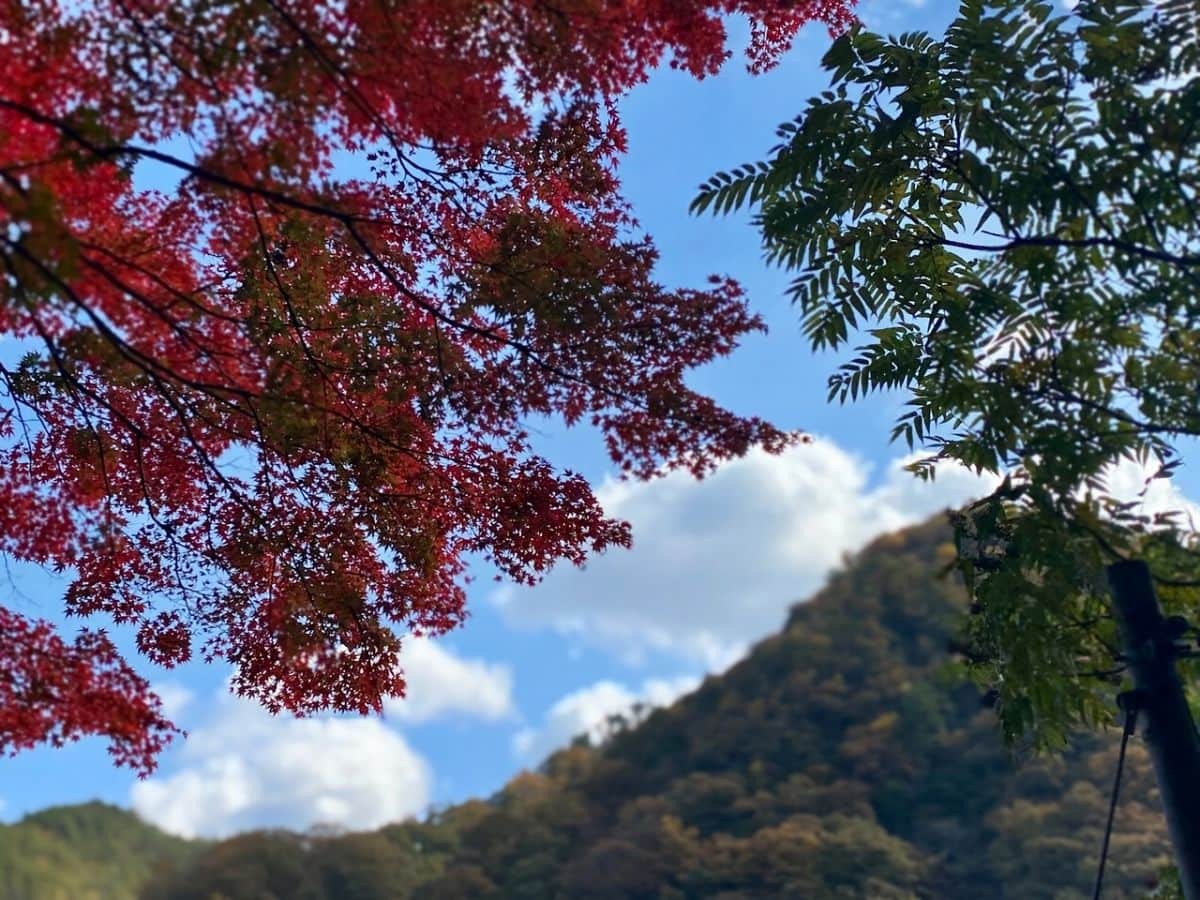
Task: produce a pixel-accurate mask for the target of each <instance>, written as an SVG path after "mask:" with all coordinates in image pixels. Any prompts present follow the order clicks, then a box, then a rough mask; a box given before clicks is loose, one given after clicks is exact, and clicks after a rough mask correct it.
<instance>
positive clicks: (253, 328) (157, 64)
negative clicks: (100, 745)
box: [0, 0, 851, 771]
mask: <svg viewBox="0 0 1200 900" xmlns="http://www.w3.org/2000/svg"><path fill="white" fill-rule="evenodd" d="M729 13H744V14H746V15H748V16H750V17H751V19H752V21H753V23H754V28H753V36H754V37H753V43H752V47H751V50H750V57H751V64H752V66H753V67H756V68H764V67H767V66H769V65H770V64H771V63H772V62H773V61H774V60H775V59H776V58H777V56H778V55H779V53H780V52H781V51H782V50H783V49H785V48H786V46H787V44H788V42H789V41H790V39H791V38H792V36H793V35H794V34H795V32H796V30H797V29H798V28H799V27H800V26H801V25H802V24H803V23H804V22H805V21H808V20H812V19H819V20H822V21H824V22H826V23H827V24H828V26H829V27H830V29H831V31H837V30H840V29H843V28H845V27H846V26H847V25H849V24H850V22H851V17H850V14H849V12H848V10H847V8H846V5H845V3H844V2H843V0H810V2H800V3H781V2H780V0H553V2H545V0H504V2H500V0H405V2H396V0H340V2H337V3H333V2H313V0H185V2H180V0H88V2H83V3H81V2H77V0H19V2H18V0H0V71H2V72H3V73H4V76H3V80H2V81H0V337H4V338H6V343H5V344H4V345H3V349H0V552H3V553H6V554H9V555H11V556H13V557H15V558H17V559H20V560H30V561H35V562H39V563H42V564H46V565H51V566H56V567H60V568H64V569H71V570H72V571H73V573H74V576H75V578H74V581H73V583H72V585H71V587H70V589H69V591H68V594H67V598H66V602H67V612H68V613H69V614H72V615H98V614H101V615H106V616H108V617H110V618H111V619H112V620H115V621H116V622H119V623H125V624H128V625H131V626H132V627H134V628H135V629H136V631H137V636H138V637H137V641H138V647H139V649H140V650H141V652H142V653H143V654H145V655H146V656H147V657H149V658H150V659H151V660H153V661H154V662H156V663H158V664H161V665H164V666H170V665H175V664H178V663H180V662H182V661H184V660H186V659H188V658H189V657H190V655H191V654H192V652H193V639H194V638H197V637H199V638H200V639H201V640H202V644H201V645H200V646H199V648H198V650H199V652H200V653H202V655H203V656H204V657H205V658H206V659H209V660H212V659H216V658H223V659H225V660H227V661H230V662H232V663H233V664H234V665H235V668H236V672H237V674H236V677H235V688H236V690H238V691H239V692H240V693H242V694H245V695H251V696H255V697H257V698H259V699H260V700H261V701H262V702H264V703H265V704H266V705H267V706H268V707H269V708H271V709H272V710H278V709H288V710H291V711H295V712H299V713H305V712H311V711H315V710H319V709H327V708H333V709H339V710H359V711H368V710H372V709H376V710H377V709H378V708H379V706H380V701H381V698H383V697H386V696H390V695H397V694H400V693H402V692H403V689H404V681H403V678H402V675H401V672H400V670H399V669H398V667H397V661H396V656H397V653H396V651H397V648H398V638H397V635H396V631H397V630H398V629H399V630H404V631H408V632H422V633H437V632H442V631H445V630H446V629H448V628H450V627H452V626H454V625H455V624H456V623H458V622H459V621H460V620H461V618H462V616H463V600H464V596H463V587H462V580H463V578H462V576H463V569H464V561H463V560H464V557H465V555H466V554H470V553H479V554H483V555H485V556H487V557H488V558H490V559H491V560H492V561H494V562H495V563H496V564H497V565H498V566H499V568H500V569H501V570H502V571H503V572H505V573H506V574H507V575H508V576H510V577H512V578H514V579H516V580H518V581H522V582H529V581H533V580H536V578H538V577H539V576H540V574H541V573H543V572H544V571H545V570H546V569H547V568H548V567H549V566H551V565H552V564H554V563H555V562H556V561H558V560H561V559H567V560H572V561H576V562H579V561H582V560H583V559H584V557H585V556H586V555H587V554H588V553H591V552H595V551H599V550H603V549H604V548H606V547H609V546H613V545H623V544H627V543H628V541H629V535H628V530H627V527H626V525H625V524H624V523H621V522H618V521H614V520H611V519H609V518H607V517H606V516H605V515H604V513H603V510H602V509H601V508H600V506H599V504H598V503H597V501H596V499H595V497H594V496H593V495H592V492H591V491H590V489H589V487H588V485H587V483H586V482H585V481H584V479H582V478H581V477H580V476H578V475H576V474H572V473H570V472H562V471H557V470H555V469H554V468H553V467H552V466H551V465H549V464H548V463H547V462H546V461H544V460H542V459H540V458H538V457H537V456H536V455H534V454H533V453H531V451H530V449H529V446H528V443H527V438H526V434H525V432H524V430H523V428H522V422H524V421H526V420H528V418H529V417H530V416H533V415H539V414H547V415H556V416H560V417H562V418H564V419H565V420H566V421H567V422H571V423H573V422H576V421H580V420H586V421H590V422H592V423H593V424H594V425H596V426H598V427H599V428H600V429H601V430H602V431H603V433H604V435H605V437H606V440H607V443H608V447H609V450H610V452H611V455H612V457H613V459H614V460H615V461H616V462H618V463H619V464H620V465H621V466H622V467H623V468H624V469H625V470H626V471H628V472H630V473H632V474H634V475H637V476H642V477H649V476H651V475H653V474H655V473H657V472H660V471H663V470H665V469H670V468H673V467H680V466H682V467H686V468H687V469H689V470H691V471H693V472H695V473H697V474H703V473H704V472H705V471H708V470H709V469H710V468H711V467H712V466H713V465H715V464H717V463H718V462H720V461H721V460H723V459H727V458H729V457H732V456H736V455H738V454H741V453H744V452H745V451H746V449H747V448H748V447H750V446H751V445H755V444H758V445H762V446H765V447H767V448H768V449H771V450H778V449H781V448H782V447H783V446H785V445H786V444H787V443H788V441H789V440H790V439H791V438H790V436H789V435H785V434H783V433H781V432H779V431H777V430H776V429H774V428H772V427H771V426H770V425H768V424H767V423H764V422H761V421H759V420H756V419H747V418H742V417H739V416H737V415H734V414H733V413H730V412H728V411H726V410H723V409H721V408H719V407H718V406H717V405H716V404H714V403H713V402H712V401H711V400H709V399H708V398H705V397H703V396H700V395H697V394H696V393H694V392H693V391H691V390H690V389H689V388H687V386H686V385H685V384H684V376H685V374H686V373H687V371H688V370H689V369H691V368H693V367H696V366H699V365H703V364H704V363H706V362H708V361H710V360H712V359H714V358H716V357H719V356H721V355H724V354H726V353H728V352H730V350H731V349H732V348H733V347H734V346H735V345H736V343H737V341H738V339H739V338H740V337H741V336H742V335H744V334H746V333H747V332H750V331H753V330H755V329H759V328H761V327H762V326H761V323H760V322H759V320H758V319H757V318H756V317H755V316H753V315H752V314H750V313H749V312H748V310H747V308H746V305H745V302H744V298H743V297H742V295H741V292H740V290H739V288H738V287H737V286H736V285H735V284H733V283H732V282H729V281H727V280H723V279H714V280H713V283H712V284H711V285H710V286H709V287H708V288H707V289H706V290H668V289H666V288H664V287H663V286H662V285H661V284H659V283H657V282H656V281H655V280H654V278H653V274H652V271H653V266H654V263H655V251H654V249H653V247H652V246H651V244H650V243H649V242H648V241H647V240H645V239H641V238H638V237H637V236H636V235H634V234H632V228H633V224H634V223H633V221H632V219H631V218H630V216H629V212H628V209H627V207H626V205H625V203H624V201H623V200H622V199H621V197H620V194H619V185H618V183H617V179H616V177H615V174H614V172H615V164H616V160H617V157H618V156H619V154H620V153H621V152H622V150H623V148H624V135H623V132H622V130H621V127H620V123H619V121H618V119H617V116H616V112H615V105H614V104H615V100H616V99H617V98H618V97H619V96H620V95H621V94H622V93H623V92H624V91H626V90H628V89H629V88H630V87H631V86H633V85H634V84H636V83H638V82H639V81H642V80H644V79H645V78H646V77H647V74H648V72H649V70H650V69H651V68H652V67H653V66H654V65H656V64H657V63H658V62H659V61H661V59H662V58H663V57H664V56H668V55H669V57H670V59H671V62H672V65H676V66H679V67H682V68H684V69H686V70H687V71H689V72H692V73H694V74H695V75H697V76H703V75H706V74H709V73H713V72H715V71H717V69H718V68H719V66H720V65H721V64H722V62H723V61H724V60H725V58H726V57H727V55H728V53H727V51H726V49H725V43H726V41H725V33H724V29H723V26H722V23H721V16H722V15H724V14H729ZM170 148H184V149H180V150H178V151H173V150H171V149H170ZM156 185H157V186H156ZM14 347H16V348H19V353H14V351H13V350H12V348H14ZM18 356H20V358H19V359H18V358H17V357H18ZM0 612H2V613H3V616H4V617H5V618H4V619H3V620H2V622H3V626H4V631H5V634H6V638H8V635H11V634H16V635H17V636H18V638H17V639H16V640H12V639H6V640H5V641H4V642H3V644H2V646H0V678H8V681H7V683H5V682H2V681H0V704H2V705H0V748H9V749H12V748H18V747H24V746H28V745H29V744H31V743H34V742H37V741H38V740H62V739H63V738H64V737H66V738H70V737H75V736H78V735H79V734H85V733H101V734H107V735H109V737H110V738H111V739H112V741H113V746H114V753H115V754H116V756H117V758H118V759H119V760H121V761H122V762H127V763H130V764H132V765H135V766H136V767H138V768H139V769H140V770H142V771H146V770H148V769H149V768H150V767H151V766H152V765H153V757H154V754H155V752H156V750H157V749H158V748H159V747H160V746H161V741H162V735H163V734H165V733H167V732H166V731H165V730H164V729H167V728H168V727H169V726H168V723H165V722H164V721H163V720H162V719H161V717H159V716H158V715H157V712H156V711H155V710H156V706H155V705H154V703H153V698H152V697H150V696H148V694H147V688H146V685H145V684H144V683H143V682H141V681H139V680H138V679H137V678H136V676H135V675H133V673H132V672H131V671H129V670H128V669H127V668H126V667H125V664H124V663H123V662H121V661H120V660H119V659H118V658H117V657H116V656H115V652H114V651H113V649H112V646H111V644H109V643H108V642H107V641H105V640H104V639H103V638H102V637H101V636H99V635H97V634H89V635H85V636H84V637H82V638H80V641H79V642H78V643H76V644H75V645H74V646H71V645H68V644H66V643H63V642H62V641H60V640H59V639H58V638H56V637H54V636H53V635H52V634H51V633H50V632H49V631H47V626H45V625H43V624H33V623H30V622H28V621H26V620H25V619H23V618H22V617H21V616H19V615H18V614H17V613H15V612H10V611H0ZM22 636H23V637H22Z"/></svg>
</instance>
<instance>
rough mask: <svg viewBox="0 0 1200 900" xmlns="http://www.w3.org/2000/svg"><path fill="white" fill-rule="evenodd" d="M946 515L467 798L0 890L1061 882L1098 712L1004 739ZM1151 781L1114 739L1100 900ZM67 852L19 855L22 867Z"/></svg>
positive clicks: (1079, 860)
mask: <svg viewBox="0 0 1200 900" xmlns="http://www.w3.org/2000/svg"><path fill="white" fill-rule="evenodd" d="M949 534H950V532H949V528H948V526H947V525H946V523H945V522H944V520H942V519H941V518H940V517H939V518H938V519H936V520H932V521H930V522H927V523H925V524H924V525H921V526H919V527H915V528H912V529H909V530H906V531H904V532H901V533H898V534H894V535H889V536H886V537H883V538H880V539H878V540H876V541H875V542H874V543H873V544H871V545H870V546H869V547H868V548H866V549H865V550H864V551H863V552H862V553H860V554H859V555H858V556H857V557H856V558H855V559H853V560H848V561H847V563H846V565H845V566H844V567H843V568H842V570H841V571H839V572H838V573H836V574H835V575H834V576H832V578H831V580H830V582H829V584H828V585H827V586H826V587H825V588H824V589H823V590H822V591H820V592H819V593H818V594H817V595H816V596H815V597H814V598H812V599H811V600H809V601H808V602H806V603H802V604H799V605H797V606H796V607H795V608H794V609H793V611H792V614H791V616H790V618H789V621H788V623H787V625H786V627H785V628H784V629H783V631H782V632H781V633H780V634H778V635H775V636H774V637H771V638H769V639H767V640H765V641H763V642H762V643H760V644H759V645H758V646H757V647H755V648H754V650H753V652H751V653H750V654H749V655H748V656H747V658H746V659H744V660H743V661H742V662H741V663H739V664H738V665H736V666H734V667H733V668H732V669H730V670H729V671H728V672H727V673H725V674H724V675H721V676H719V677H711V678H709V679H707V680H706V681H705V683H704V684H703V685H702V686H701V687H700V688H699V689H698V690H696V691H695V692H694V693H693V694H691V695H689V696H688V697H685V698H683V699H682V700H680V701H679V702H677V703H676V704H674V705H673V706H671V707H670V708H667V709H663V710H659V711H656V712H654V713H653V714H651V715H650V716H649V717H648V718H646V719H645V721H642V722H640V723H638V724H631V725H629V727H625V728H623V729H618V730H616V732H615V733H614V734H613V735H612V737H611V738H610V739H609V740H608V741H606V742H605V744H604V746H602V747H599V748H596V747H589V746H585V745H583V744H577V745H576V746H572V747H569V748H566V749H564V750H561V751H559V752H558V753H556V754H554V755H553V756H551V757H550V758H549V759H548V760H547V761H546V762H545V764H544V765H543V767H542V769H541V770H540V771H538V772H534V773H525V774H522V775H519V776H517V777H516V778H514V779H513V780H512V781H511V782H510V783H509V784H508V785H507V786H506V787H505V788H504V789H503V790H502V791H500V792H499V793H498V794H497V795H496V796H494V797H492V798H491V799H489V800H487V801H481V800H476V801H470V802H468V803H464V804H461V805H458V806H455V807H451V808H449V809H447V810H444V811H443V812H441V813H438V814H437V815H435V816H433V817H432V818H430V819H429V820H427V821H425V822H420V823H417V822H408V823H402V824H396V825H391V826H388V827H386V828H383V829H381V830H379V831H376V832H369V833H356V834H347V835H340V836H336V835H333V836H331V835H296V834H290V833H287V832H264V833H253V834H245V835H241V836H238V837H235V838H232V839H230V840H227V841H223V842H220V843H216V844H212V845H209V846H199V845H187V846H189V847H190V850H191V852H190V853H187V852H181V850H180V849H179V848H180V846H181V842H174V843H172V842H171V839H169V838H165V837H161V836H159V837H158V838H156V839H158V840H161V841H162V842H163V843H162V850H161V851H160V850H158V849H155V847H153V846H151V842H150V841H149V839H148V838H145V839H140V840H141V841H142V843H141V844H140V846H141V847H142V848H143V851H144V852H143V851H139V852H143V855H141V856H139V857H138V859H139V860H140V861H139V862H137V864H136V866H135V865H134V864H132V863H131V864H130V865H129V866H128V867H127V868H126V869H124V870H123V871H126V872H128V873H132V872H134V871H135V870H136V871H137V872H140V873H144V874H145V875H146V878H147V880H146V881H145V882H144V884H143V885H142V886H141V889H140V893H139V892H134V891H132V890H129V889H128V884H129V883H130V882H129V881H126V882H125V883H124V886H122V887H121V889H120V892H117V891H116V890H115V889H114V892H113V893H108V894H104V893H101V894H95V893H92V894H87V893H70V892H69V891H68V892H67V893H63V892H62V891H63V890H65V888H64V887H61V886H59V887H56V888H55V889H56V890H58V891H59V893H54V892H52V891H50V890H49V889H47V890H44V891H40V892H39V890H35V889H32V888H22V889H23V890H26V893H14V892H11V891H10V892H9V893H6V894H5V895H4V896H5V897H6V898H7V897H13V898H17V897H20V898H22V900H25V898H28V900H46V898H52V897H54V898H57V897H67V896H70V897H72V898H74V897H91V896H104V897H111V898H114V900H126V898H129V900H133V898H135V897H140V898H141V900H213V898H214V897H220V898H228V900H270V898H278V900H383V898H388V900H392V898H414V900H415V898H423V900H433V898H474V897H481V898H485V897H506V898H507V897H512V898H554V897H561V898H571V900H574V898H579V900H587V898H595V900H601V898H612V900H618V898H662V900H666V898H690V897H712V898H724V900H734V898H741V897H747V898H749V897H794V898H805V900H824V898H846V897H870V898H879V900H902V898H927V897H928V898H963V900H967V898H970V900H986V898H997V900H1000V898H1004V900H1010V898H1013V900H1015V898H1022V900H1075V898H1080V900H1083V898H1086V897H1090V896H1091V882H1092V880H1093V878H1094V875H1095V867H1096V862H1097V855H1098V851H1099V847H1100V842H1101V835H1102V829H1103V826H1104V822H1105V815H1106V812H1107V803H1108V791H1109V789H1110V787H1111V780H1112V776H1113V772H1114V768H1115V762H1116V749H1117V744H1118V735H1116V734H1109V735H1104V736H1089V737H1085V738H1082V739H1080V740H1079V741H1078V742H1077V743H1076V744H1075V746H1073V747H1072V749H1071V750H1070V751H1069V752H1068V753H1066V754H1065V755H1064V756H1062V757H1060V758H1054V759H1034V760H1029V759H1026V760H1016V761H1014V760H1013V759H1011V758H1010V757H1009V755H1008V754H1007V752H1006V751H1005V749H1004V748H1003V747H1002V745H1001V743H1000V740H999V737H998V733H997V731H996V728H995V725H994V721H993V719H992V716H991V713H990V711H989V710H987V709H986V708H985V707H984V706H983V704H982V703H981V700H980V696H979V693H978V691H977V690H976V689H974V688H973V687H971V686H969V685H966V684H964V683H962V682H961V681H960V680H959V679H957V678H956V677H955V675H954V673H953V670H952V669H951V668H950V667H949V666H948V664H949V662H950V656H949V652H948V650H947V645H948V643H949V642H950V640H951V638H952V637H953V635H954V632H955V629H956V623H957V622H958V621H960V618H961V616H962V615H963V614H964V612H965V610H964V598H963V593H962V591H961V589H960V588H959V587H958V586H957V584H956V583H955V582H954V581H953V580H952V579H949V578H947V579H939V578H938V577H937V575H936V572H937V570H938V569H940V568H941V567H942V566H944V564H945V563H946V562H947V561H948V560H949V559H950V558H951V557H952V555H953V550H952V547H951V546H950V544H949V543H948V539H949ZM1157 804H1158V799H1157V795H1156V792H1155V790H1154V787H1153V778H1152V776H1151V774H1150V769H1149V765H1148V763H1147V760H1146V758H1145V754H1144V752H1143V751H1142V748H1141V747H1140V745H1139V742H1138V741H1137V740H1135V741H1134V742H1133V743H1132V744H1131V758H1130V760H1129V763H1128V764H1127V768H1126V774H1125V780H1124V782H1123V787H1122V803H1121V806H1120V808H1119V810H1118V813H1117V820H1116V830H1115V834H1114V837H1113V842H1112V849H1111V852H1110V858H1109V868H1108V875H1107V877H1106V889H1105V894H1104V896H1105V897H1106V900H1122V898H1129V900H1132V898H1142V897H1145V896H1146V895H1147V893H1148V892H1149V891H1150V890H1151V889H1152V888H1153V885H1154V882H1155V878H1156V875H1157V873H1158V872H1159V871H1160V870H1161V869H1162V868H1163V867H1164V866H1165V865H1166V864H1167V863H1168V861H1169V860H1168V848H1167V844H1166V841H1165V836H1164V829H1163V826H1162V824H1161V815H1160V813H1159V811H1158V805H1157ZM78 813H79V815H78V817H79V820H80V821H83V820H85V819H87V817H88V816H94V815H101V814H103V815H105V816H115V815H119V814H118V813H115V812H114V811H112V810H111V809H106V808H103V807H98V806H93V807H86V808H82V809H81V810H79V811H78ZM50 815H51V813H44V814H41V816H43V817H45V816H50ZM53 815H54V816H57V817H59V818H60V819H61V818H62V817H64V816H65V815H66V812H65V811H63V810H57V811H53ZM38 819H39V817H37V816H35V817H31V818H30V819H27V820H26V821H25V822H23V823H22V824H21V825H18V826H15V827H11V828H9V829H6V830H5V831H4V832H3V833H0V854H3V858H4V859H5V863H4V864H3V869H4V874H3V875H0V878H6V877H8V872H10V871H11V868H10V865H9V864H8V862H7V861H8V860H9V859H13V858H15V857H18V856H24V857H27V856H28V855H29V853H30V851H29V850H28V849H19V848H21V847H29V846H30V840H29V838H28V837H25V835H27V834H29V833H31V831H30V829H34V828H44V827H46V828H48V826H45V825H43V824H41V823H40V822H39V821H38ZM48 831H49V832H51V833H53V834H55V835H56V836H57V838H58V840H60V841H61V844H58V843H47V844H46V846H47V847H49V848H51V849H50V850H47V851H45V852H47V853H50V852H54V853H67V852H68V848H69V852H72V853H76V854H77V856H76V857H75V858H76V859H78V860H79V863H78V865H77V869H80V870H83V871H88V872H91V871H93V870H92V868H91V867H92V866H94V865H95V863H93V862H92V861H91V860H93V859H96V858H97V857H96V856H95V852H94V849H92V850H89V849H88V848H89V847H92V846H93V838H92V837H90V836H89V835H91V832H89V831H83V830H81V829H74V830H72V829H71V828H62V827H60V828H57V830H55V829H54V828H48ZM39 833H40V832H39ZM139 833H140V832H139ZM145 833H146V834H150V833H151V831H150V830H148V829H147V830H146V832H145ZM21 841H24V842H25V843H24V844H21V843H20V842H21ZM38 852H39V853H40V852H43V851H41V850H39V851H38ZM89 853H90V854H92V855H90V856H89V855H87V854H89ZM132 856H133V854H131V858H132ZM159 863H161V865H159ZM26 865H27V867H28V866H33V865H34V863H32V862H29V861H28V860H26ZM69 868H70V866H68V865H66V864H65V863H63V862H56V861H46V862H40V861H39V862H38V863H37V864H36V871H38V872H41V873H44V874H45V878H46V879H47V880H46V882H45V884H50V883H52V882H53V883H55V884H58V882H54V879H55V878H57V877H58V876H59V875H60V874H61V873H62V872H63V871H64V870H65V869H69ZM152 869H157V871H156V872H155V873H154V874H150V873H151V870H152ZM30 871H33V869H30ZM95 871H96V872H99V871H100V869H99V868H96V869H95ZM106 877H107V876H106ZM98 879H99V876H98V875H97V876H94V877H93V879H92V880H93V881H98ZM2 883H4V884H5V885H7V884H9V883H10V882H2ZM11 883H12V884H16V882H11ZM113 883H114V884H115V882H113ZM14 890H15V889H14Z"/></svg>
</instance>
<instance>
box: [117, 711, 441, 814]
mask: <svg viewBox="0 0 1200 900" xmlns="http://www.w3.org/2000/svg"><path fill="white" fill-rule="evenodd" d="M181 753H182V764H181V766H180V767H179V768H178V769H177V770H176V771H175V772H174V773H172V774H170V775H163V776H157V777H153V778H150V779H148V780H146V781H142V782H139V783H138V784H136V785H134V786H133V788H132V791H131V797H130V799H131V802H132V805H133V808H134V810H135V811H136V812H137V813H138V815H140V816H141V817H142V818H144V819H145V820H146V821H148V822H153V823H154V824H155V825H158V826H159V827H160V828H162V829H164V830H166V831H169V832H172V833H174V834H178V835H182V836H184V837H197V836H202V837H222V836H226V835H229V834H232V833H234V832H238V831H242V830H246V829H251V828H266V827H286V828H292V829H304V828H306V827H308V826H310V825H314V824H332V825H339V826H341V827H343V828H348V829H366V828H377V827H379V826H381V825H383V824H386V823H387V822H392V821H397V820H400V819H404V818H407V817H409V816H413V815H417V814H420V813H421V812H423V811H424V810H425V809H426V807H427V805H428V803H429V797H430V785H431V783H432V776H431V773H430V769H429V765H428V764H427V763H426V762H425V760H424V759H422V758H421V757H420V756H419V755H418V754H417V753H415V752H414V751H413V750H412V749H411V748H410V747H409V746H408V744H407V743H406V742H405V741H404V739H403V738H402V737H400V735H398V734H396V733H395V732H394V731H392V730H391V729H389V728H388V727H387V726H386V725H384V723H383V722H382V721H380V720H379V719H378V718H355V719H349V718H311V719H296V718H293V717H289V716H284V715H280V716H272V715H270V714H269V713H267V712H266V711H265V710H263V709H262V708H261V707H259V706H258V705H257V704H254V703H252V702H250V701H246V700H240V699H237V698H234V697H231V696H228V695H222V696H221V698H220V699H219V700H218V701H217V703H216V710H215V715H214V717H213V718H212V720H211V721H210V722H209V723H208V724H206V725H205V726H203V727H200V728H195V729H193V730H192V731H191V733H190V734H189V736H188V739H187V740H186V741H185V742H184V743H183V745H182V750H181Z"/></svg>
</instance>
